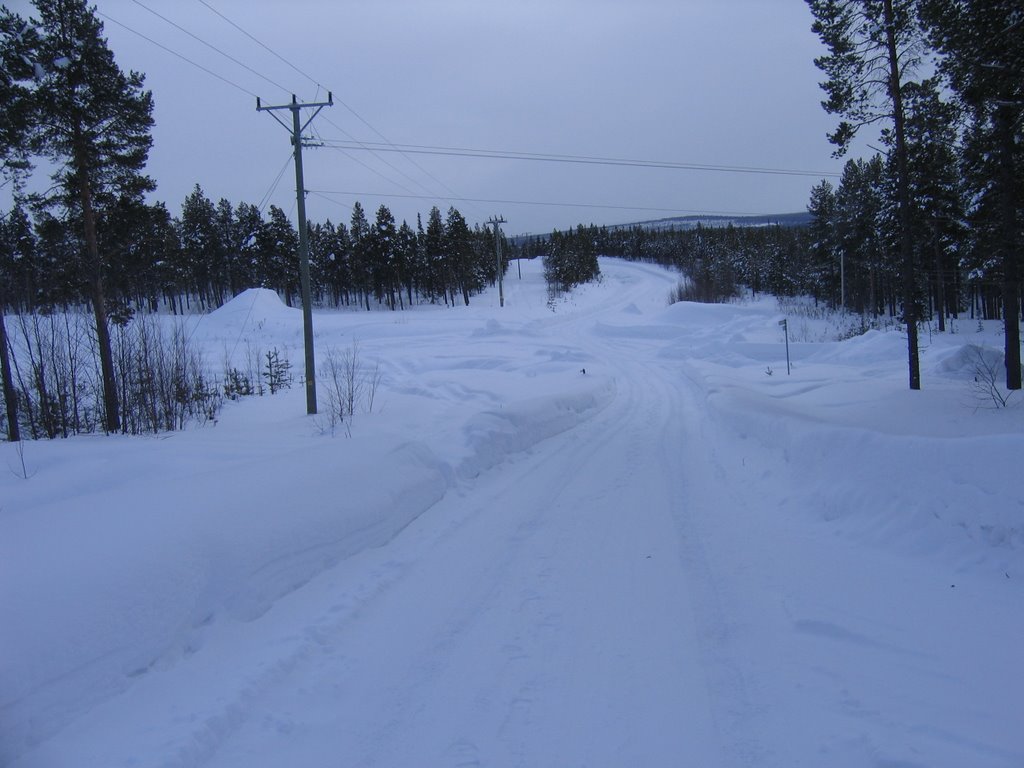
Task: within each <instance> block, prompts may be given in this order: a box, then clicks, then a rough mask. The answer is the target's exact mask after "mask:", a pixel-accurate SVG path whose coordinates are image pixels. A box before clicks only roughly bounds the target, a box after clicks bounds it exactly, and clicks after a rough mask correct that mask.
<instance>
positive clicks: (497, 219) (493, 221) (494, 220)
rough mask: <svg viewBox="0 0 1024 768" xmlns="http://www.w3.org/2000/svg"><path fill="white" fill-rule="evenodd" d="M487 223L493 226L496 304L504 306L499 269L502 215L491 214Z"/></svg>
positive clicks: (500, 271) (503, 219) (503, 291)
mask: <svg viewBox="0 0 1024 768" xmlns="http://www.w3.org/2000/svg"><path fill="white" fill-rule="evenodd" d="M487 223H488V224H490V225H492V226H493V227H494V254H495V256H496V257H497V259H498V306H501V307H504V306H505V288H504V286H503V284H502V274H501V273H502V269H501V229H500V228H499V227H498V225H499V224H504V223H505V217H504V216H492V217H491V218H490V219H488V220H487Z"/></svg>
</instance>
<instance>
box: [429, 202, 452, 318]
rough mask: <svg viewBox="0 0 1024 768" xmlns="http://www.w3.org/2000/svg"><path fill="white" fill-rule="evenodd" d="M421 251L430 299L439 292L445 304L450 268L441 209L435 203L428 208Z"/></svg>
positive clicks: (449, 283) (432, 299) (449, 281)
mask: <svg viewBox="0 0 1024 768" xmlns="http://www.w3.org/2000/svg"><path fill="white" fill-rule="evenodd" d="M423 252H424V261H425V264H426V274H427V281H428V283H427V284H428V286H429V290H430V299H431V301H434V299H435V297H436V296H437V294H438V293H440V294H441V296H442V298H443V299H444V303H445V304H447V303H448V294H449V286H450V285H451V280H450V274H451V270H450V268H449V265H448V257H447V254H446V251H445V242H444V223H443V222H442V221H441V211H440V210H439V209H438V207H437V206H436V205H435V206H433V207H432V208H431V209H430V213H429V214H428V216H427V230H426V232H425V234H424V244H423Z"/></svg>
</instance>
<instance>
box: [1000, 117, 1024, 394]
mask: <svg viewBox="0 0 1024 768" xmlns="http://www.w3.org/2000/svg"><path fill="white" fill-rule="evenodd" d="M996 132H997V134H998V141H999V151H1000V159H999V160H1000V161H999V180H998V184H999V187H1000V193H1001V194H1000V203H1001V207H1002V216H1001V218H1002V222H1001V225H1000V228H1001V230H1002V232H1001V237H1000V238H999V240H1000V249H1001V250H1002V252H1003V253H1002V261H1003V325H1004V326H1005V328H1006V331H1005V333H1004V358H1005V360H1006V388H1007V389H1020V388H1021V375H1020V278H1019V271H1018V269H1017V231H1016V230H1017V226H1016V221H1017V201H1016V199H1015V198H1016V195H1015V194H1014V192H1015V189H1014V187H1015V184H1016V179H1015V178H1014V167H1013V165H1014V163H1013V154H1014V153H1013V150H1014V138H1013V113H1012V112H1011V107H1010V105H1008V104H1004V105H1000V106H998V107H996Z"/></svg>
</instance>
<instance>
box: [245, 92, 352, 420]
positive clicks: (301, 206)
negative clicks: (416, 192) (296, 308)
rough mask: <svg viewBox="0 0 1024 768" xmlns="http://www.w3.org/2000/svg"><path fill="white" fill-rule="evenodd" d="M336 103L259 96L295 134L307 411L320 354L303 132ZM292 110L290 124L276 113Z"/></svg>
mask: <svg viewBox="0 0 1024 768" xmlns="http://www.w3.org/2000/svg"><path fill="white" fill-rule="evenodd" d="M332 106H334V96H333V95H332V94H331V93H330V92H328V93H327V101H320V102H315V103H309V104H299V101H298V99H296V98H295V96H294V95H292V102H291V104H281V105H279V106H274V107H264V106H263V105H262V104H260V99H259V97H258V96H257V97H256V111H257V112H270V116H271V117H272V118H274V119H275V120H277V122H279V123H280V124H281V125H282V126H284V129H285V130H286V131H289V132H290V133H291V134H292V146H294V147H295V199H296V202H297V203H298V209H297V215H298V219H299V222H298V223H299V283H300V286H301V288H302V338H303V341H304V343H305V351H306V413H307V414H314V413H316V356H315V355H314V353H313V304H312V299H311V297H310V289H309V242H308V236H307V233H306V188H305V183H304V182H303V179H302V132H303V131H304V130H306V128H307V127H308V126H309V124H310V123H311V122H313V118H314V117H316V116H317V115H318V114H320V110H321V109H323V108H324V107H332ZM314 108H315V109H316V112H314V113H313V114H312V115H311V116H310V118H309V119H308V120H307V121H306V122H305V123H303V122H302V120H301V115H300V112H301V110H303V109H314ZM278 109H290V110H291V113H292V124H291V126H290V127H289V125H288V124H287V123H285V122H284V121H283V120H281V119H280V118H279V117H278V116H277V115H275V114H274V110H278Z"/></svg>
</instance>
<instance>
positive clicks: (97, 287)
mask: <svg viewBox="0 0 1024 768" xmlns="http://www.w3.org/2000/svg"><path fill="white" fill-rule="evenodd" d="M83 143H84V139H83V138H82V133H81V130H76V131H75V166H76V167H75V172H76V173H77V174H78V192H79V202H80V203H81V205H82V225H83V228H84V230H85V251H86V255H87V256H88V260H89V287H90V289H91V291H90V292H91V294H92V308H93V314H94V316H95V318H96V344H97V346H98V347H99V353H100V375H101V377H102V379H103V408H104V413H105V416H106V419H105V426H106V430H107V432H111V433H113V432H118V431H120V429H121V410H120V406H119V403H118V396H117V378H116V376H115V374H114V353H113V350H112V348H111V344H110V326H109V324H108V322H107V306H106V295H105V292H104V290H103V259H102V258H101V257H100V249H99V241H98V240H97V237H96V212H95V210H94V209H93V202H92V189H91V188H90V186H89V173H88V166H87V164H86V162H85V157H86V151H85V147H84V146H83Z"/></svg>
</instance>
